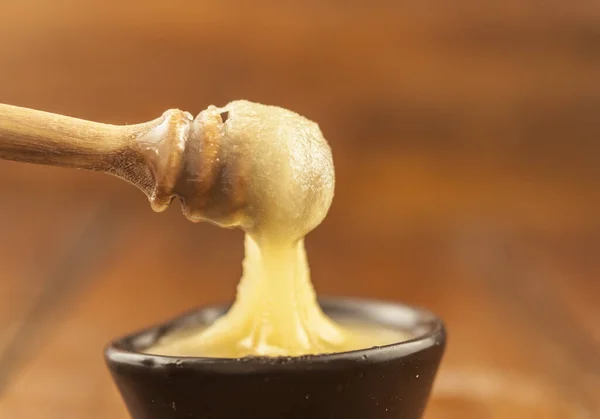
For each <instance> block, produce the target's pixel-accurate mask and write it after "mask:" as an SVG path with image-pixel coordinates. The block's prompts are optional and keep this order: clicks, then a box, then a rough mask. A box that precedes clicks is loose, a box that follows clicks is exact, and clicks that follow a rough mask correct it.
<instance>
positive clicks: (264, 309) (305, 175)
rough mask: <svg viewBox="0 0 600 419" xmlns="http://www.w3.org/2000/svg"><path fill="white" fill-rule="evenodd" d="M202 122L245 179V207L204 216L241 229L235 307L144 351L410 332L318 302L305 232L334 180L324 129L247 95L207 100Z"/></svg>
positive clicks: (354, 342) (289, 349)
mask: <svg viewBox="0 0 600 419" xmlns="http://www.w3.org/2000/svg"><path fill="white" fill-rule="evenodd" d="M198 119H199V120H200V121H201V126H199V127H197V128H196V129H199V130H201V131H202V132H206V133H210V135H211V141H214V142H215V143H217V144H218V146H219V149H220V150H219V156H220V157H219V158H225V159H226V163H225V167H226V168H228V167H232V168H235V169H231V173H234V172H235V176H243V180H244V182H243V183H242V184H243V190H242V191H238V192H239V195H241V196H243V202H244V204H243V205H241V206H240V208H239V210H238V211H236V212H235V213H234V214H233V215H231V214H228V217H227V219H214V218H213V219H210V218H209V219H208V221H212V222H214V223H216V224H219V225H222V226H226V227H232V226H237V227H240V228H242V229H243V230H244V231H245V259H244V262H243V275H242V278H241V280H240V283H239V285H238V289H237V296H236V299H235V302H234V304H233V306H232V307H231V308H230V310H229V311H228V312H227V313H226V314H225V315H223V316H222V317H220V318H219V319H218V320H217V321H215V323H214V324H212V325H211V326H209V327H207V328H204V329H202V330H197V331H187V332H186V333H185V334H173V335H166V336H164V337H163V338H161V339H160V340H159V341H158V342H157V343H156V344H155V345H154V346H152V347H150V348H148V349H147V350H146V352H148V353H152V354H160V355H172V356H205V357H219V358H238V357H243V356H249V355H254V356H300V355H309V354H323V353H333V352H345V351H351V350H356V349H363V348H368V347H373V346H380V345H385V344H390V343H394V342H398V341H400V340H403V339H404V338H406V336H403V335H402V332H399V331H394V330H386V329H383V328H381V326H375V327H374V328H369V327H355V326H352V325H347V326H346V325H343V324H340V323H337V322H335V321H333V320H332V319H330V318H329V317H327V316H326V315H325V313H324V312H323V311H322V310H321V308H320V306H319V305H318V303H317V299H316V294H315V291H314V288H313V286H312V283H311V280H310V270H309V266H308V261H307V258H306V251H305V248H304V237H305V236H306V235H307V234H308V233H309V232H310V231H311V230H313V229H314V228H315V227H316V226H318V225H319V224H320V223H321V221H323V219H324V218H325V216H326V214H327V212H328V210H329V207H330V205H331V201H332V199H333V195H334V185H335V173H334V167H333V160H332V156H331V150H330V148H329V145H328V144H327V141H326V140H325V138H324V137H323V134H322V133H321V130H320V129H319V127H318V125H317V124H315V123H314V122H311V121H309V120H308V119H306V118H304V117H302V116H300V115H298V114H296V113H294V112H291V111H288V110H286V109H282V108H279V107H275V106H265V105H261V104H256V103H252V102H247V101H235V102H231V103H229V104H228V105H226V106H225V107H223V108H217V107H214V106H211V107H209V108H208V109H207V110H205V111H203V112H202V113H201V114H200V116H199V118H198ZM207 135H208V134H207ZM231 173H230V174H228V175H227V176H233V175H232V174H231ZM239 184H240V183H239V182H238V183H237V184H236V185H238V186H236V187H239ZM231 187H232V188H233V187H234V185H232V186H231Z"/></svg>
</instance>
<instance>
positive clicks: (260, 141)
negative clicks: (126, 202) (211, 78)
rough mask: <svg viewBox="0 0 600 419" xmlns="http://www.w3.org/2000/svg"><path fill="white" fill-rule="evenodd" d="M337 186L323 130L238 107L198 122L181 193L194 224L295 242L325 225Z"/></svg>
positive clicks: (211, 111)
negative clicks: (216, 225)
mask: <svg viewBox="0 0 600 419" xmlns="http://www.w3.org/2000/svg"><path fill="white" fill-rule="evenodd" d="M334 184H335V177H334V168H333V160H332V157H331V150H330V148H329V145H328V144H327V141H326V140H325V138H323V134H322V133H321V130H320V129H319V127H318V125H317V124H315V123H314V122H312V121H309V120H308V119H306V118H304V117H302V116H300V115H298V114H296V113H294V112H291V111H288V110H286V109H282V108H279V107H275V106H266V105H261V104H258V103H252V102H248V101H243V100H239V101H234V102H231V103H229V104H227V105H226V106H224V107H222V108H217V107H215V106H210V107H208V109H206V110H205V111H203V112H201V113H200V114H199V115H198V117H197V118H196V119H195V120H194V122H193V123H192V126H191V128H190V132H189V140H188V144H187V146H186V152H185V156H184V162H183V169H182V173H181V175H180V179H179V181H178V184H177V187H176V189H177V192H178V193H177V194H178V195H179V196H180V197H181V198H182V201H183V209H184V214H185V215H186V216H187V217H188V218H189V219H191V220H192V221H200V220H207V221H211V222H214V223H217V224H219V225H221V226H226V227H235V226H239V227H242V228H243V229H244V230H246V231H247V232H249V233H250V234H253V235H256V236H260V235H261V234H263V233H264V232H267V231H268V232H269V236H270V237H277V236H281V237H286V238H294V239H296V238H301V237H303V236H304V235H305V234H306V233H308V232H309V231H311V230H312V229H314V228H315V227H316V226H317V225H318V224H319V223H320V222H321V221H322V220H323V218H325V215H326V214H327V211H328V210H329V207H330V205H331V201H332V199H333V194H334Z"/></svg>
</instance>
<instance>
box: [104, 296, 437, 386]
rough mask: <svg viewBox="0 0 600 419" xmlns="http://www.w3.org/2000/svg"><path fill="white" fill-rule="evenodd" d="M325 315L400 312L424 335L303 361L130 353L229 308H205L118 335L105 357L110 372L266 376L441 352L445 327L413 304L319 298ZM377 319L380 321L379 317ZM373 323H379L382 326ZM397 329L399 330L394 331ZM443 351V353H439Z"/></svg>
mask: <svg viewBox="0 0 600 419" xmlns="http://www.w3.org/2000/svg"><path fill="white" fill-rule="evenodd" d="M318 301H319V304H320V305H321V306H322V307H323V309H324V311H325V312H327V311H331V310H343V311H347V312H349V313H359V314H360V313H363V314H368V315H367V316H365V317H366V319H367V320H369V321H374V319H376V318H377V317H378V316H377V314H378V313H379V315H381V314H382V313H383V312H384V311H387V312H389V311H390V310H392V311H396V313H397V314H398V313H403V314H402V315H403V316H404V317H406V316H412V318H413V320H414V321H415V325H414V329H416V328H417V327H426V328H427V329H428V330H427V331H426V332H423V333H421V334H418V335H416V336H414V337H413V338H411V339H407V340H402V341H399V342H395V343H391V344H388V345H384V346H374V347H370V348H364V349H357V350H353V351H346V352H335V353H325V354H316V355H303V356H279V357H266V356H249V357H244V358H213V357H201V356H198V357H191V356H171V355H155V354H148V353H144V352H141V351H135V350H132V349H130V347H131V346H132V342H134V341H135V340H139V339H142V338H144V337H149V338H153V339H156V338H158V337H159V336H162V335H163V334H164V333H166V332H167V331H168V330H172V329H175V328H177V327H178V326H179V327H181V325H182V324H184V323H185V321H186V320H187V321H189V320H190V318H195V317H196V316H200V315H201V314H206V313H207V312H210V311H215V310H216V311H219V312H224V311H225V310H227V309H228V308H229V307H230V306H231V303H226V304H209V305H204V306H200V307H198V308H195V309H192V310H188V311H187V312H184V313H183V314H180V315H178V316H176V317H174V318H171V319H169V320H167V321H165V322H162V323H160V324H156V325H153V326H150V327H147V328H144V329H142V330H138V331H136V332H133V333H130V334H128V335H125V336H122V337H120V338H117V339H115V340H113V341H112V342H110V343H109V344H108V345H107V346H106V348H105V351H104V356H105V360H106V362H107V364H108V365H109V367H111V368H113V367H115V368H116V367H119V366H120V367H122V366H129V367H133V368H142V369H147V368H150V369H157V368H158V369H164V368H180V369H191V370H195V371H204V372H214V373H225V374H246V373H257V372H270V371H274V370H276V371H281V372H283V371H298V370H315V369H317V370H319V369H328V370H331V369H336V368H347V367H348V365H349V364H352V365H361V364H363V365H364V364H373V363H382V362H388V361H391V360H395V359H399V358H403V357H406V356H409V355H412V354H414V353H416V352H421V351H425V350H427V349H428V348H431V347H434V346H442V347H445V344H446V328H445V325H444V322H443V320H442V319H441V318H440V317H439V316H437V315H435V314H434V313H432V312H430V311H428V310H426V309H423V308H420V307H416V306H412V305H408V304H404V303H399V302H392V301H385V300H379V299H365V298H349V297H324V298H319V299H318ZM380 317H381V316H380ZM376 323H379V324H384V322H383V321H381V319H380V321H376ZM396 327H399V326H396ZM442 349H443V348H442Z"/></svg>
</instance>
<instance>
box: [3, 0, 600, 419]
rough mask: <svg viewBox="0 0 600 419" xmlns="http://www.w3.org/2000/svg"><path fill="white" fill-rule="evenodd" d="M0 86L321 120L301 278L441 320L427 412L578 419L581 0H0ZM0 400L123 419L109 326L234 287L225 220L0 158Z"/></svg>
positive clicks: (593, 82)
mask: <svg viewBox="0 0 600 419" xmlns="http://www.w3.org/2000/svg"><path fill="white" fill-rule="evenodd" d="M1 9H2V11H1V12H0V37H1V38H2V42H0V102H3V103H9V104H14V105H21V106H27V107H33V108H38V109H43V110H47V111H52V112H58V113H64V114H67V115H71V116H77V117H82V118H88V119H94V120H98V121H104V122H112V123H134V122H141V121H146V120H149V119H151V118H154V117H156V116H158V115H160V114H161V113H162V112H163V111H164V110H166V109H168V108H172V107H177V108H180V109H185V110H188V111H190V112H192V113H197V112H199V111H200V110H202V109H204V108H205V107H206V106H207V105H209V104H216V105H222V104H225V103H226V102H228V101H230V100H233V99H237V98H245V99H249V100H253V101H258V102H264V103H269V104H276V105H281V106H284V107H288V108H290V109H293V110H295V111H297V112H299V113H301V114H304V115H306V116H308V117H310V118H311V119H314V120H316V121H318V122H319V123H320V125H321V127H322V129H323V131H324V133H325V135H326V137H327V138H328V139H329V141H330V143H331V146H332V148H333V151H334V158H335V161H336V168H337V195H336V199H335V201H334V205H333V208H332V210H331V212H330V215H329V217H328V219H327V220H326V221H325V222H324V224H323V225H322V226H321V227H320V228H319V229H317V231H315V232H314V233H313V234H312V235H311V236H310V238H309V239H308V251H309V258H310V262H311V267H312V271H313V279H314V282H315V284H316V286H317V289H318V291H319V292H320V293H323V294H337V295H351V296H364V297H374V298H386V299H393V300H402V301H406V302H409V303H412V304H419V305H423V306H426V307H428V308H430V309H432V310H434V311H436V312H437V313H439V314H440V315H442V316H443V317H444V318H445V319H446V321H447V325H448V328H449V331H450V344H449V347H448V352H447V357H446V359H445V361H444V364H443V367H442V371H441V373H440V375H439V379H438V381H437V385H436V389H435V394H434V396H433V398H432V402H431V404H430V407H429V409H428V412H427V415H426V417H427V419H454V418H457V419H458V418H460V419H471V418H473V419H475V418H477V419H479V418H490V419H500V418H501V419H505V418H506V419H508V418H511V419H516V418H519V419H520V418H523V419H531V418H545V419H555V418H556V419H562V418H577V419H580V418H581V419H586V418H590V419H594V418H598V417H600V220H599V214H600V183H599V182H600V161H599V159H600V116H599V115H600V2H598V1H594V0H588V1H584V0H573V1H569V2H562V1H556V0H544V1H541V0H504V1H501V0H495V1H489V2H479V1H475V0H463V1H460V2H451V3H448V2H443V1H413V2H410V1H391V0H389V1H365V0H361V1H358V0H354V1H334V0H328V1H316V0H306V1H302V2H285V1H284V2H275V1H266V0H253V1H248V2H245V1H242V0H238V1H231V0H220V1H208V0H197V1H184V0H173V1H170V2H167V1H159V0H144V1H142V0H135V1H120V2H119V1H112V0H111V1H109V0H88V1H81V0H54V1H49V0H46V1H44V0H20V1H6V0H5V1H3V2H2V7H1ZM0 191H2V199H1V201H0V232H1V233H0V417H2V418H4V417H6V418H11V419H20V418H23V419H37V418H40V419H41V418H44V419H52V418H57V419H95V418H98V419H108V418H111V419H124V418H127V414H126V412H125V409H124V407H123V406H122V404H121V401H120V399H119V396H118V394H117V392H116V390H115V389H114V388H113V386H112V383H111V381H110V379H109V376H108V373H107V371H106V370H105V368H104V364H103V360H102V348H103V345H104V344H105V343H106V342H107V341H108V340H110V339H112V338H113V337H115V336H117V335H120V334H123V333H126V332H129V331H132V330H134V329H136V328H138V327H142V326H146V325H148V324H150V323H153V322H155V321H158V320H163V319H165V318H167V317H169V316H172V315H175V314H178V313H179V312H181V311H184V310H186V309H188V308H190V307H192V306H196V305H201V304H203V303H208V302H215V301H221V300H228V299H230V298H232V296H233V293H234V289H235V284H236V282H237V280H238V278H239V275H240V272H241V258H242V235H241V233H240V232H238V231H223V230H219V229H216V228H214V227H211V226H208V225H193V224H191V223H189V222H186V221H185V220H184V219H183V217H182V216H181V215H180V213H179V210H178V208H177V204H174V205H173V206H172V207H173V208H171V209H170V210H169V211H167V212H166V213H164V214H154V213H152V211H151V210H150V208H149V205H148V203H147V201H146V199H145V198H144V196H143V195H142V194H141V193H140V192H138V191H137V190H135V189H133V188H132V187H130V186H128V185H126V184H124V183H122V182H121V181H119V180H117V179H113V178H109V177H105V176H103V175H99V174H94V173H86V172H76V171H68V170H62V169H56V168H47V167H36V166H30V165H20V164H16V163H9V162H0Z"/></svg>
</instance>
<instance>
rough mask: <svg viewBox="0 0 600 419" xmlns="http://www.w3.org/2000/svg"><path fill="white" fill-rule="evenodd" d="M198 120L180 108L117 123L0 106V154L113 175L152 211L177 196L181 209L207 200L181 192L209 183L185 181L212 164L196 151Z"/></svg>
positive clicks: (201, 188)
mask: <svg viewBox="0 0 600 419" xmlns="http://www.w3.org/2000/svg"><path fill="white" fill-rule="evenodd" d="M199 118H200V116H199V117H198V118H197V119H199ZM196 122H198V123H196ZM199 123H200V122H199V121H194V118H193V117H192V115H190V114H189V113H188V112H183V111H180V110H169V111H166V112H165V113H164V114H163V115H162V116H160V117H159V118H156V119H154V120H152V121H149V122H144V123H141V124H135V125H123V126H118V125H109V124H102V123H97V122H92V121H86V120H82V119H77V118H72V117H68V116H63V115H56V114H52V113H48V112H42V111H38V110H33V109H27V108H21V107H17V106H11V105H4V104H0V158H1V159H5V160H12V161H20V162H28V163H37V164H44V165H53V166H62V167H71V168H78V169H87V170H95V171H100V172H104V173H108V174H112V175H115V176H117V177H120V178H122V179H124V180H126V181H128V182H129V183H131V184H133V185H135V186H137V187H138V188H139V189H141V190H142V191H143V192H144V193H145V194H146V195H147V196H148V198H149V199H150V203H151V205H152V208H153V209H154V210H155V211H162V210H164V209H165V208H166V207H167V206H168V205H169V204H170V202H171V201H172V200H173V198H174V197H175V196H179V197H180V198H181V199H182V201H183V203H184V213H185V212H186V208H185V202H186V201H188V203H198V202H204V201H206V199H204V200H202V199H201V198H202V197H198V196H186V194H187V195H193V194H195V195H198V193H199V191H200V192H201V191H208V190H210V189H211V187H212V186H214V185H210V184H209V185H192V186H190V182H189V180H188V179H185V176H191V177H194V176H197V172H198V171H200V168H201V167H202V166H203V165H204V166H206V165H210V164H212V162H211V161H206V159H204V160H203V156H202V155H201V153H199V150H200V148H201V147H200V145H199V142H200V141H206V139H205V138H204V137H206V135H204V134H203V133H198V132H196V134H193V131H194V130H196V131H198V126H199ZM196 154H197V155H196ZM199 181H200V180H199ZM199 181H198V182H199ZM194 210H195V208H192V209H191V210H190V211H189V212H190V213H191V212H193V211H194ZM186 215H187V214H186ZM194 221H197V220H196V219H195V220H194Z"/></svg>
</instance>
